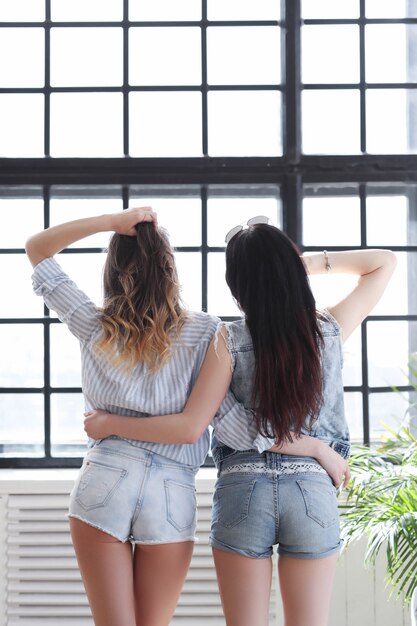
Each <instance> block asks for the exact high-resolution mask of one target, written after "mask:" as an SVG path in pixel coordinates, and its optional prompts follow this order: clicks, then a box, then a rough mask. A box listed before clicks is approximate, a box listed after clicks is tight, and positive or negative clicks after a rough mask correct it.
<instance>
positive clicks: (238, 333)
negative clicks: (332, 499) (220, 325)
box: [214, 311, 350, 458]
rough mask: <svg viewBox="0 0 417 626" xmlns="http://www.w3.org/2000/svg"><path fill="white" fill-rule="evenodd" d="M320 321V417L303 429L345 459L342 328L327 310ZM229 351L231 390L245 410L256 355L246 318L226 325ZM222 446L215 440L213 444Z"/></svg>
mask: <svg viewBox="0 0 417 626" xmlns="http://www.w3.org/2000/svg"><path fill="white" fill-rule="evenodd" d="M319 324H320V328H321V332H322V335H323V341H324V344H323V349H322V355H321V356H322V367H323V402H322V406H321V409H320V412H319V415H318V418H317V419H316V420H315V421H314V422H313V424H312V427H311V430H310V429H309V428H307V427H306V428H303V429H302V432H303V433H304V434H306V435H310V436H312V437H318V438H319V439H321V440H323V441H326V442H327V443H328V444H329V445H330V446H331V447H332V448H333V449H334V450H336V452H338V453H339V454H340V455H341V456H343V457H344V458H347V457H348V456H349V451H350V444H349V429H348V425H347V422H346V418H345V410H344V397H343V381H342V365H343V355H342V345H341V337H340V327H339V325H338V324H337V322H336V320H335V319H334V318H333V317H332V316H331V315H330V314H329V313H328V312H327V311H321V312H320V313H319ZM226 329H227V334H228V345H229V351H230V354H231V357H232V364H233V376H232V383H231V390H232V392H233V394H234V395H235V397H236V399H237V400H238V401H239V402H241V403H242V404H243V405H244V406H245V408H246V409H253V406H252V384H253V382H252V381H253V377H254V371H255V357H254V352H253V346H252V339H251V336H250V333H249V329H248V327H247V325H246V322H245V320H244V319H241V320H237V321H235V322H229V323H227V324H226ZM216 445H219V444H218V443H217V442H216V439H215V440H214V446H216Z"/></svg>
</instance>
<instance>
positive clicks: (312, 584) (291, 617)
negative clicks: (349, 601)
mask: <svg viewBox="0 0 417 626" xmlns="http://www.w3.org/2000/svg"><path fill="white" fill-rule="evenodd" d="M337 558H338V554H332V555H331V556H329V557H325V558H323V559H296V558H293V557H289V556H281V557H279V560H278V574H279V583H280V587H281V596H282V603H283V606H284V616H285V626H326V624H327V623H328V619H329V608H330V598H331V594H332V588H333V580H334V575H335V572H336V563H337Z"/></svg>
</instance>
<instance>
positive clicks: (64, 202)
mask: <svg viewBox="0 0 417 626" xmlns="http://www.w3.org/2000/svg"><path fill="white" fill-rule="evenodd" d="M122 209H123V203H122V199H121V198H120V199H116V198H73V199H72V198H51V202H50V225H51V226H55V225H56V224H62V222H68V221H70V220H77V219H80V218H82V217H93V216H95V215H97V216H98V215H103V213H105V214H110V213H116V212H117V211H121V210H122ZM111 235H112V233H110V232H104V233H97V234H95V235H91V236H90V237H86V238H85V239H81V240H80V241H76V242H75V243H74V244H72V245H71V246H69V247H70V248H107V246H108V244H109V239H110V237H111Z"/></svg>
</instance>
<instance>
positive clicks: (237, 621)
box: [213, 548, 272, 626]
mask: <svg viewBox="0 0 417 626" xmlns="http://www.w3.org/2000/svg"><path fill="white" fill-rule="evenodd" d="M213 556H214V562H215V565H216V572H217V580H218V582H219V589H220V596H221V600H222V605H223V612H224V616H225V618H226V624H227V626H268V618H269V598H270V594H271V580H272V561H271V559H270V558H266V559H252V558H250V557H247V556H242V555H240V554H235V553H233V552H226V551H225V550H218V549H216V548H213Z"/></svg>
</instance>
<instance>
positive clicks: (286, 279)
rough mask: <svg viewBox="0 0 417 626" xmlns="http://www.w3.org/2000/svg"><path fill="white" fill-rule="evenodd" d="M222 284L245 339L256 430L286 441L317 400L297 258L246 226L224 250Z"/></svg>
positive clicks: (315, 333)
mask: <svg viewBox="0 0 417 626" xmlns="http://www.w3.org/2000/svg"><path fill="white" fill-rule="evenodd" d="M226 282H227V284H228V285H229V288H230V290H231V292H232V295H233V296H234V298H235V299H236V300H237V302H238V304H239V306H240V308H241V310H242V311H243V313H244V314H245V318H246V323H247V325H248V328H249V331H250V334H251V337H252V343H253V350H254V355H255V372H254V380H253V392H252V399H253V406H254V408H255V418H256V423H257V427H258V430H259V432H261V433H262V434H263V435H267V436H273V437H275V439H276V440H277V441H283V440H284V439H291V432H294V433H295V434H296V435H297V434H300V432H301V428H302V427H303V426H305V427H307V428H308V427H309V426H311V425H312V423H313V421H314V420H315V419H316V418H317V415H318V412H319V410H320V406H321V401H322V368H321V345H322V341H323V339H322V335H321V331H320V326H319V322H318V319H317V311H316V303H315V300H314V296H313V294H312V292H311V289H310V285H309V281H308V277H307V273H306V270H305V267H304V263H303V262H302V260H301V259H300V252H299V250H298V249H297V247H296V246H295V244H294V243H293V242H292V241H291V239H289V237H287V235H285V233H283V232H282V231H281V230H279V229H278V228H275V227H274V226H270V225H268V224H256V225H254V226H251V227H250V228H248V229H245V230H242V231H240V232H239V233H238V234H237V235H235V236H234V237H233V238H232V239H231V241H230V242H229V244H228V246H227V248H226Z"/></svg>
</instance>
